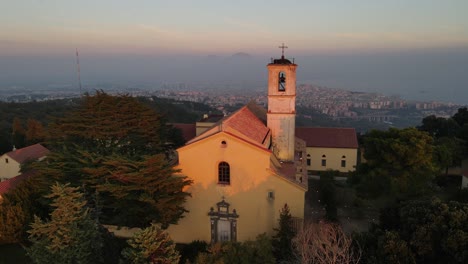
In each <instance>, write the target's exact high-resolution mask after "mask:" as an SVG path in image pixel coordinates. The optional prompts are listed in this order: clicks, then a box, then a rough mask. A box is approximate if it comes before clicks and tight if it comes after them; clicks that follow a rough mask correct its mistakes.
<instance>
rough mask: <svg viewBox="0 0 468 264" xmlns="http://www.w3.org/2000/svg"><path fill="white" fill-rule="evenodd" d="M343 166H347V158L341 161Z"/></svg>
mask: <svg viewBox="0 0 468 264" xmlns="http://www.w3.org/2000/svg"><path fill="white" fill-rule="evenodd" d="M341 167H342V168H345V167H346V160H342V161H341Z"/></svg>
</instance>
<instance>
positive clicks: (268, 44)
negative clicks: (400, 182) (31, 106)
mask: <svg viewBox="0 0 468 264" xmlns="http://www.w3.org/2000/svg"><path fill="white" fill-rule="evenodd" d="M283 42H284V43H285V44H286V45H287V46H289V49H287V50H286V56H287V57H295V58H296V59H297V60H296V62H297V63H298V64H299V68H298V81H299V82H309V83H312V84H319V85H323V86H327V87H332V88H342V89H348V90H355V91H356V90H357V91H367V92H381V93H386V94H399V95H402V96H404V97H405V98H411V99H424V100H444V101H454V102H457V103H461V104H468V74H467V72H468V0H393V1H389V0H289V1H287V0H281V1H279V0H264V1H263V0H232V1H231V0H193V1H182V0H164V1H159V0H0V87H3V88H5V87H6V88H9V87H21V85H25V84H28V85H29V86H31V85H32V86H33V87H40V86H41V85H50V84H65V85H68V86H69V87H75V86H77V78H76V65H75V49H76V48H78V49H79V51H80V65H81V72H82V75H81V77H82V80H83V83H84V84H85V85H88V84H89V85H90V86H91V84H93V83H94V84H96V83H102V82H110V83H121V82H132V83H135V84H138V83H158V82H159V83H161V82H188V83H190V82H193V81H203V82H218V83H223V82H224V83H226V82H227V83H231V82H246V81H254V82H256V83H264V84H266V68H265V65H266V64H267V63H268V61H269V58H270V57H272V56H279V55H280V54H281V53H280V50H279V49H278V46H279V45H280V44H281V43H283ZM237 52H246V53H249V54H251V55H252V56H251V57H249V58H243V59H240V60H239V58H234V60H232V58H231V57H230V56H231V55H232V54H234V53H237ZM208 55H218V56H208ZM248 85H250V84H248ZM12 89H13V88H12Z"/></svg>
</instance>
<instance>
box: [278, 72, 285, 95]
mask: <svg viewBox="0 0 468 264" xmlns="http://www.w3.org/2000/svg"><path fill="white" fill-rule="evenodd" d="M278 91H281V92H284V91H286V73H284V72H280V73H279V74H278Z"/></svg>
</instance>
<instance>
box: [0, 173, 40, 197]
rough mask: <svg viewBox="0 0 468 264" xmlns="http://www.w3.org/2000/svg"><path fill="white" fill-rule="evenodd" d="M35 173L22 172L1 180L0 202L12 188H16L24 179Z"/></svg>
mask: <svg viewBox="0 0 468 264" xmlns="http://www.w3.org/2000/svg"><path fill="white" fill-rule="evenodd" d="M33 175H34V173H33V172H26V173H22V174H20V175H17V176H15V177H13V178H10V179H8V180H4V181H2V182H0V203H1V201H2V199H3V196H4V195H5V194H6V193H7V192H9V191H11V190H12V189H14V188H15V187H16V186H18V185H19V184H20V183H21V182H23V181H24V180H26V179H28V178H30V177H31V176H33Z"/></svg>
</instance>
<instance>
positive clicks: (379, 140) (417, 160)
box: [353, 128, 437, 198]
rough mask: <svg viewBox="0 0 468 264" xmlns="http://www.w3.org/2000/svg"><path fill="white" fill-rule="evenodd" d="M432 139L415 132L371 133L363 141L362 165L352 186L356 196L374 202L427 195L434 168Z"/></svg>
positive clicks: (409, 129) (391, 130)
mask: <svg viewBox="0 0 468 264" xmlns="http://www.w3.org/2000/svg"><path fill="white" fill-rule="evenodd" d="M432 144H433V139H432V137H430V136H429V135H428V134H427V133H426V132H421V131H418V130H416V129H415V128H406V129H401V130H400V129H394V128H393V129H389V130H388V131H376V130H374V131H371V132H370V133H368V134H367V135H366V136H365V137H364V157H365V159H366V163H364V164H361V165H360V166H358V168H357V172H356V177H357V179H354V180H353V181H354V182H357V189H358V191H359V194H360V195H361V196H364V197H369V198H375V197H378V196H380V195H382V194H391V195H395V196H399V197H403V196H415V195H420V194H423V193H425V192H427V190H428V187H429V184H430V181H431V179H432V178H433V177H434V176H435V175H436V172H437V167H436V164H435V163H434V161H433V153H434V146H433V145H432Z"/></svg>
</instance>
